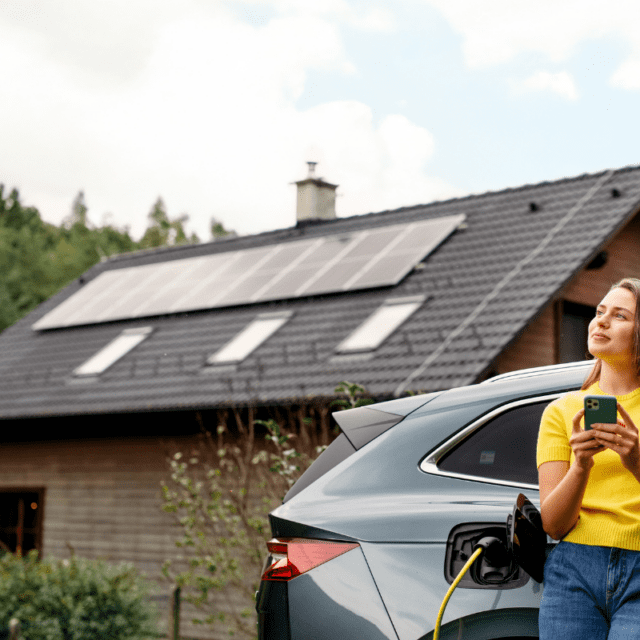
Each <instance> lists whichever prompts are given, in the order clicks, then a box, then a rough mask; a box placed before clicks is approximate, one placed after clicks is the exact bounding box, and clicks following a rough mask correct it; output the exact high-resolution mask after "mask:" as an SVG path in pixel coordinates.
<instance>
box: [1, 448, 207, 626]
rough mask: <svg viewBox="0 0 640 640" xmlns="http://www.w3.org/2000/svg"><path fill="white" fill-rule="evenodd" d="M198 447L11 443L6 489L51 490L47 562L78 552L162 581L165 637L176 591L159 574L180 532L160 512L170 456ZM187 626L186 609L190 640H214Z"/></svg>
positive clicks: (4, 455) (159, 598)
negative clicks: (132, 566) (129, 565)
mask: <svg viewBox="0 0 640 640" xmlns="http://www.w3.org/2000/svg"><path fill="white" fill-rule="evenodd" d="M193 442H194V440H193V439H189V438H174V439H172V441H171V442H168V441H167V440H165V439H161V438H141V437H140V438H131V439H109V438H105V439H100V440H97V439H91V440H90V439H86V440H72V441H62V442H61V441H57V442H56V441H52V442H27V443H4V444H3V445H2V447H0V488H8V487H20V488H21V489H22V488H25V487H35V488H40V487H44V489H45V497H44V527H43V549H42V551H43V555H45V556H53V557H56V558H66V557H69V555H70V554H71V553H72V552H75V553H76V554H77V555H78V556H82V557H86V558H101V559H104V560H107V561H108V562H112V563H119V562H122V561H126V562H132V563H134V564H135V565H136V567H138V569H140V570H141V571H143V572H145V573H146V574H147V576H148V577H149V578H152V579H153V580H154V581H156V583H157V589H156V593H155V595H154V598H153V599H154V600H155V601H156V604H157V605H158V608H159V609H161V619H160V622H161V625H162V628H161V631H164V628H165V626H166V620H167V616H168V612H167V611H165V610H166V608H167V606H168V603H169V596H170V593H171V585H169V584H168V583H167V582H165V581H163V580H161V579H160V567H161V565H162V563H163V562H164V561H165V560H166V559H168V558H173V557H175V556H176V553H177V551H176V547H175V544H174V541H175V539H176V538H177V537H178V534H179V531H178V530H177V529H176V528H175V526H174V525H173V523H172V520H171V518H170V516H168V515H167V514H165V513H164V512H163V511H162V509H161V492H160V483H161V481H162V480H163V479H167V480H168V479H169V472H168V464H167V461H166V458H167V455H168V454H169V452H170V451H175V450H178V449H181V450H185V451H189V448H190V446H191V445H192V444H193ZM188 618H189V611H188V608H186V610H185V613H184V615H183V624H182V632H183V634H184V635H185V637H192V638H211V637H213V636H212V635H211V632H210V631H208V630H207V629H203V628H195V627H193V626H192V625H190V624H188Z"/></svg>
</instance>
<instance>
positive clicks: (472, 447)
mask: <svg viewBox="0 0 640 640" xmlns="http://www.w3.org/2000/svg"><path fill="white" fill-rule="evenodd" d="M548 404H549V400H548V399H547V400H544V401H542V402H535V403H532V404H526V405H522V406H519V407H515V408H513V409H509V410H507V411H505V412H504V413H501V414H499V415H498V416H496V417H495V418H493V419H491V420H489V421H488V422H487V423H486V424H484V425H483V426H482V427H480V428H479V429H477V430H476V431H474V432H473V433H472V434H471V435H470V436H469V437H468V438H466V439H465V440H463V441H462V442H461V443H460V444H459V445H458V446H457V447H455V448H454V449H453V450H452V451H450V452H449V453H447V454H446V455H445V456H444V457H443V458H442V459H441V460H440V462H439V463H438V469H440V470H441V471H445V472H447V471H448V472H451V473H459V474H463V475H468V476H476V477H481V478H487V479H492V480H504V481H507V482H515V483H525V484H533V485H537V484H538V470H537V468H536V443H537V440H538V429H539V427H540V418H541V417H542V412H543V411H544V408H545V407H546V406H547V405H548Z"/></svg>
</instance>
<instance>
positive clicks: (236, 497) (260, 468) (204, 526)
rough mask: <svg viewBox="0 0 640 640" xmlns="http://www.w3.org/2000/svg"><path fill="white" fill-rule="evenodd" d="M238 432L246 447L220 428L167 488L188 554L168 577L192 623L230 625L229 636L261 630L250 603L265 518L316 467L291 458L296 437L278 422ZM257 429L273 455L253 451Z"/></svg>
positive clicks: (180, 465)
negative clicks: (192, 611)
mask: <svg viewBox="0 0 640 640" xmlns="http://www.w3.org/2000/svg"><path fill="white" fill-rule="evenodd" d="M240 425H241V426H240V430H241V431H242V432H243V433H242V436H243V437H242V438H241V439H240V440H235V439H233V438H231V437H229V433H228V431H227V428H226V426H225V425H222V424H221V425H219V426H218V428H217V434H216V437H215V438H214V437H213V436H212V435H211V434H210V433H208V432H205V433H204V443H203V444H204V449H203V450H202V451H200V453H201V454H202V457H201V458H197V457H191V458H189V459H186V457H185V456H184V455H183V454H182V453H181V452H178V453H176V454H175V455H174V456H173V457H172V458H171V460H170V467H171V484H168V483H163V485H162V491H163V499H164V505H163V509H164V511H166V512H167V513H171V514H173V515H174V517H175V519H176V522H177V523H178V524H179V525H180V527H181V537H180V538H179V539H178V540H177V541H176V546H177V547H178V548H180V549H182V550H183V556H182V558H181V560H182V562H181V563H180V562H178V564H177V566H176V563H171V562H166V563H165V565H164V573H165V576H166V577H167V578H169V579H171V580H172V581H175V583H176V584H177V585H178V586H180V587H183V592H182V593H183V599H184V600H186V601H187V602H190V603H192V604H193V605H195V606H196V607H198V608H199V609H200V610H201V611H202V615H201V616H198V617H196V618H195V619H194V622H196V623H200V624H208V625H214V626H220V625H224V626H225V627H226V628H227V629H228V631H229V633H230V634H234V633H241V634H249V633H251V631H252V630H253V629H254V628H255V620H254V614H253V606H252V605H251V602H252V597H253V595H254V593H255V591H256V589H257V587H258V584H257V579H258V578H259V569H260V567H261V565H262V561H263V556H264V551H265V540H266V539H267V535H268V531H269V526H268V520H267V513H268V512H269V511H271V510H272V509H273V508H275V507H276V506H277V505H278V503H279V502H280V501H281V500H282V497H283V496H284V494H285V493H286V491H287V490H288V488H289V487H290V486H291V484H293V482H294V481H295V477H296V476H297V474H299V473H300V472H301V471H302V469H303V468H305V467H306V466H308V464H310V462H311V456H309V455H303V454H300V453H298V452H295V451H294V450H293V448H292V447H291V446H290V440H291V439H292V438H293V435H292V434H288V433H283V432H282V430H281V429H280V428H279V426H278V425H277V424H276V423H275V422H274V421H273V420H266V421H258V420H254V419H253V418H251V419H250V420H249V421H247V423H246V424H245V423H244V422H240ZM256 426H261V427H263V428H264V429H266V431H267V435H266V438H267V440H268V441H269V442H271V443H272V446H271V447H269V448H263V449H261V450H259V451H256V450H255V449H256V433H255V429H256ZM294 459H295V462H294ZM184 587H188V588H187V589H184ZM214 593H215V594H216V596H215V597H211V596H213V594H214ZM241 603H244V604H245V606H244V607H243V606H242V604H241ZM216 605H218V606H216Z"/></svg>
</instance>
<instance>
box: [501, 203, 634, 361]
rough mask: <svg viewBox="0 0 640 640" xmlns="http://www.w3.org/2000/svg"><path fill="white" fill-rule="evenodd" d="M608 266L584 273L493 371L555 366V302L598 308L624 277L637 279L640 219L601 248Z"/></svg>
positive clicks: (556, 314)
mask: <svg viewBox="0 0 640 640" xmlns="http://www.w3.org/2000/svg"><path fill="white" fill-rule="evenodd" d="M604 250H605V251H606V252H607V262H606V264H605V265H604V266H603V267H601V268H599V269H583V270H582V271H581V272H580V273H578V274H577V275H576V276H575V277H574V278H573V279H572V280H571V282H569V284H568V285H567V286H566V287H565V288H564V290H563V291H561V292H560V293H559V295H558V296H557V297H556V299H555V300H552V301H551V302H550V303H549V304H548V305H547V307H545V309H543V311H542V313H541V314H539V316H538V317H537V318H536V319H535V320H534V321H532V322H531V323H530V324H529V326H528V327H527V328H526V329H525V330H524V331H523V333H522V334H521V335H520V336H519V338H517V340H516V341H515V342H514V343H513V344H512V345H511V347H509V348H508V349H506V350H505V351H504V352H503V353H502V354H501V355H500V356H499V357H498V358H497V360H496V361H495V363H494V367H493V369H494V371H495V372H497V373H505V372H507V371H515V370H517V369H526V368H529V367H538V366H543V365H548V364H555V363H556V362H557V340H558V328H557V323H558V321H559V318H558V307H557V304H558V301H562V300H567V301H569V302H577V303H579V304H584V305H589V306H592V307H595V306H597V304H598V302H600V300H601V299H602V297H603V296H604V295H605V294H606V293H607V291H608V290H609V287H610V286H611V285H612V284H614V283H615V282H617V281H618V280H620V279H621V278H624V277H626V276H631V277H637V278H640V215H638V216H636V217H635V218H634V219H633V220H632V221H631V222H630V223H629V224H628V225H627V226H626V227H625V228H624V229H623V230H622V231H621V232H620V233H619V234H618V235H617V236H615V237H614V238H613V240H612V241H611V242H610V243H609V244H608V245H607V246H606V247H604Z"/></svg>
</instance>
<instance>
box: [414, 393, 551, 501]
mask: <svg viewBox="0 0 640 640" xmlns="http://www.w3.org/2000/svg"><path fill="white" fill-rule="evenodd" d="M561 395H563V392H558V393H551V394H546V395H544V396H536V397H532V398H523V399H521V400H515V401H514V402H509V403H507V404H503V405H500V406H499V407H496V408H495V409H492V410H491V411H489V413H486V414H485V415H483V416H482V417H480V418H478V419H477V420H474V422H472V423H471V424H470V425H468V426H466V427H465V428H464V429H462V430H461V431H459V432H458V433H456V434H455V435H454V436H453V437H451V438H450V439H449V440H447V441H446V442H444V443H443V444H441V445H439V446H438V447H436V448H435V449H434V450H433V451H431V452H430V453H428V454H427V455H426V456H425V458H423V460H422V462H421V463H420V470H421V471H424V472H425V473H429V474H431V475H435V476H446V477H447V478H458V479H460V480H472V481H474V482H484V483H487V484H499V485H502V486H507V487H517V488H519V489H535V490H536V491H538V490H539V486H538V484H529V483H527V482H513V481H512V480H500V479H498V478H487V477H485V476H474V475H471V474H466V473H456V472H455V471H443V470H442V469H440V468H439V467H438V463H439V462H440V460H442V458H443V457H444V456H445V455H446V454H447V453H449V451H451V450H452V449H453V448H455V447H457V446H458V445H459V444H460V443H462V442H463V441H464V440H466V439H467V438H469V437H471V435H472V434H473V433H475V432H476V431H478V429H481V428H482V427H483V426H484V425H485V424H487V422H490V421H491V420H493V419H494V418H496V417H497V416H499V415H501V414H503V413H506V412H507V411H510V410H511V409H515V408H517V407H522V406H525V405H528V404H538V403H539V402H544V401H545V400H546V401H548V402H551V401H552V400H555V399H556V398H559V397H560V396H561Z"/></svg>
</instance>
